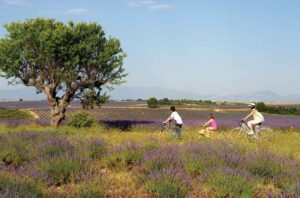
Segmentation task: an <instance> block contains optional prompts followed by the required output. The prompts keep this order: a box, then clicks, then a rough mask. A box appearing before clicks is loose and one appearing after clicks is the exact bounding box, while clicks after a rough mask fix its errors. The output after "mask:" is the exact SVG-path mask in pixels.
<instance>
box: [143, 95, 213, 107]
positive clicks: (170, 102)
mask: <svg viewBox="0 0 300 198" xmlns="http://www.w3.org/2000/svg"><path fill="white" fill-rule="evenodd" d="M147 104H148V106H149V107H150V108H156V107H158V106H159V105H183V104H196V105H217V103H216V102H213V101H211V100H186V99H181V100H170V99H168V98H163V99H159V100H158V99H156V98H154V97H153V98H149V99H148V100H147Z"/></svg>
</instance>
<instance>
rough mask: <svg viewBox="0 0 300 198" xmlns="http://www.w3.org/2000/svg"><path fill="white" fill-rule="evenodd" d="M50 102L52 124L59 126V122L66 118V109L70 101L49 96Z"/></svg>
mask: <svg viewBox="0 0 300 198" xmlns="http://www.w3.org/2000/svg"><path fill="white" fill-rule="evenodd" d="M48 102H49V104H50V106H51V123H50V124H51V126H55V127H58V126H59V124H60V123H61V122H62V121H63V119H64V118H65V113H66V109H67V106H68V104H69V103H68V102H67V101H65V100H63V99H60V100H57V99H54V98H49V97H48Z"/></svg>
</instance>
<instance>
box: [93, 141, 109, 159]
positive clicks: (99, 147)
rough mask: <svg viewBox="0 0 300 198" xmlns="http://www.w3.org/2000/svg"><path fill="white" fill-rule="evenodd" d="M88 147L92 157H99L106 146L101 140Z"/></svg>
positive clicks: (103, 153)
mask: <svg viewBox="0 0 300 198" xmlns="http://www.w3.org/2000/svg"><path fill="white" fill-rule="evenodd" d="M89 149H90V157H91V158H92V159H101V158H102V157H103V156H104V155H105V154H106V153H107V146H106V145H105V144H104V143H103V142H94V143H92V144H91V145H90V146H89Z"/></svg>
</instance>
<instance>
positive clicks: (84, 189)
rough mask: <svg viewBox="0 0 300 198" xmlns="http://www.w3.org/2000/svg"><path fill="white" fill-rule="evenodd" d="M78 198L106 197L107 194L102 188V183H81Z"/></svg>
mask: <svg viewBox="0 0 300 198" xmlns="http://www.w3.org/2000/svg"><path fill="white" fill-rule="evenodd" d="M76 197H78V198H104V197H105V194H104V193H103V192H102V190H101V184H99V185H87V184H85V185H81V186H80V187H79V190H78V193H77V196H76Z"/></svg>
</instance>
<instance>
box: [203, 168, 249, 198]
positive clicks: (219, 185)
mask: <svg viewBox="0 0 300 198" xmlns="http://www.w3.org/2000/svg"><path fill="white" fill-rule="evenodd" d="M208 184H209V186H211V187H212V188H213V189H216V190H217V192H216V195H217V196H216V197H252V193H253V191H254V189H253V188H254V183H253V182H252V179H251V178H249V176H248V175H247V172H244V171H241V170H238V169H230V168H223V170H216V171H215V172H213V173H212V175H211V176H210V178H209V181H208Z"/></svg>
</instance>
